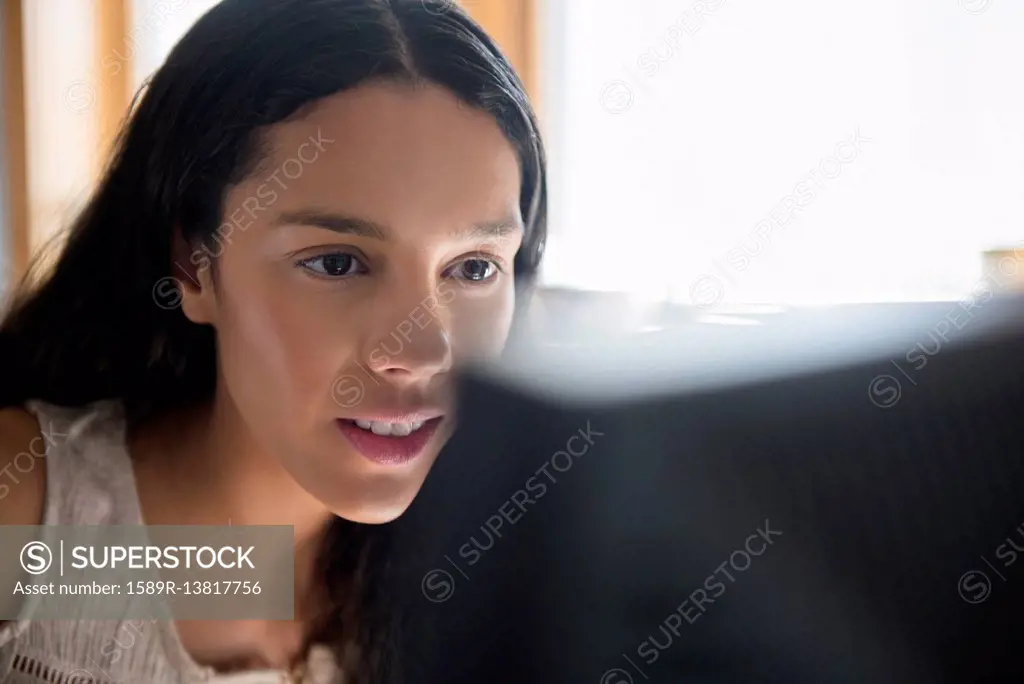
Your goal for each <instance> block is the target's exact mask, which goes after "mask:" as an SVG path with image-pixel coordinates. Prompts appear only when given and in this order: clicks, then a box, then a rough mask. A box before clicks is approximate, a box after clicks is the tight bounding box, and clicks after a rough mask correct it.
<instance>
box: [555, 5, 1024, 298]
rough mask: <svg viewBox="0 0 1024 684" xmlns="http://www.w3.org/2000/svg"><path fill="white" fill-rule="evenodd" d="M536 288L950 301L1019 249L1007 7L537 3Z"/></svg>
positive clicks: (1019, 131)
mask: <svg viewBox="0 0 1024 684" xmlns="http://www.w3.org/2000/svg"><path fill="white" fill-rule="evenodd" d="M541 22H542V25H543V26H544V27H546V28H545V30H544V33H543V38H542V40H543V48H544V56H545V61H544V68H543V69H542V70H541V73H542V74H543V76H544V84H543V96H542V99H543V101H544V103H545V111H546V114H547V117H548V120H547V123H548V125H549V129H550V130H549V132H550V135H549V145H550V147H551V153H550V156H551V167H552V168H551V175H552V187H551V191H552V217H551V218H552V220H551V232H552V236H551V238H550V241H549V254H548V259H547V263H546V267H545V271H544V278H545V280H546V282H547V283H549V284H554V285H565V286H573V287H582V288H591V289H611V290H632V291H637V292H646V293H650V294H651V295H654V296H657V297H662V296H668V297H671V298H673V299H675V300H679V301H682V302H687V303H690V302H695V303H702V302H704V303H706V302H707V301H708V300H709V299H711V300H716V301H724V302H729V301H736V302H779V303H829V302H842V301H885V300H905V299H910V300H915V299H942V298H956V297H959V296H961V295H962V294H963V293H965V292H968V291H969V290H970V289H971V287H972V285H974V284H975V283H976V282H977V281H978V279H979V278H980V277H981V276H982V252H983V251H984V250H988V249H994V248H1000V247H1002V248H1005V247H1010V248H1012V247H1015V246H1017V245H1019V244H1022V243H1021V241H1022V240H1024V221H1022V217H1024V192H1021V188H1022V187H1024V90H1022V89H1021V88H1019V87H1017V86H1016V83H1017V82H1018V81H1019V75H1018V73H1017V72H1018V71H1019V66H1020V65H1021V64H1022V63H1024V41H1021V39H1020V36H1021V35H1022V34H1024V4H1022V3H1019V2H1012V1H1011V0H959V1H958V0H941V1H939V2H937V1H936V0H858V1H857V2H833V1H822V0H789V1H788V2H785V3H776V2H764V1H763V0H643V2H622V1H621V0H547V2H546V3H545V9H544V12H543V14H542V16H541Z"/></svg>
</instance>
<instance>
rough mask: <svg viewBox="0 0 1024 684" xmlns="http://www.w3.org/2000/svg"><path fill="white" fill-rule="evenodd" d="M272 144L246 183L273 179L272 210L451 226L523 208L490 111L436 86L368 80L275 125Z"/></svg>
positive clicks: (506, 146) (514, 169)
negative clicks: (330, 211) (327, 211)
mask: <svg viewBox="0 0 1024 684" xmlns="http://www.w3.org/2000/svg"><path fill="white" fill-rule="evenodd" d="M266 143H267V152H268V154H267V156H266V158H265V159H264V160H263V162H262V164H261V165H260V168H259V170H258V171H257V172H256V173H254V174H253V177H252V178H250V179H249V182H250V183H253V182H255V183H265V182H267V180H268V179H270V178H271V177H273V181H272V183H271V185H270V187H273V188H276V190H277V193H276V194H277V195H278V199H277V200H276V204H277V206H275V207H274V211H273V212H272V213H279V212H281V211H287V210H289V209H309V208H318V209H334V210H338V211H343V212H344V213H346V214H349V215H354V216H359V217H361V218H367V219H370V220H374V221H379V222H381V223H384V224H387V225H390V226H395V227H396V228H401V227H402V226H410V225H418V226H421V227H422V226H424V225H425V224H429V223H431V222H434V223H444V224H447V228H449V229H450V228H451V224H452V223H453V222H457V223H467V224H468V223H474V222H479V221H481V220H487V219H498V218H502V217H505V216H509V215H512V216H517V215H518V211H519V206H518V201H519V186H520V173H519V162H518V157H517V155H516V153H515V150H514V149H513V147H512V145H511V143H510V142H509V141H508V140H507V139H506V137H505V136H504V134H503V132H502V131H501V129H500V128H499V126H498V124H497V122H496V121H495V120H494V118H493V117H492V116H491V115H490V114H488V113H486V112H483V111H480V110H477V109H474V108H472V107H469V106H468V105H465V104H464V103H462V102H461V101H459V100H458V99H457V98H456V97H455V96H454V95H453V94H451V93H450V92H449V91H447V90H445V89H443V88H441V87H438V86H419V87H413V86H410V85H405V84H395V83H387V82H383V83H373V84H366V85H362V86H360V87H358V88H355V89H352V90H350V91H346V92H344V93H340V94H337V95H333V96H331V97H328V98H325V99H324V100H322V101H320V102H319V103H317V105H316V106H315V107H313V108H312V109H311V110H310V111H309V112H308V113H307V114H306V115H305V116H303V117H302V118H301V119H298V120H295V121H290V122H287V123H282V124H278V125H276V126H273V127H271V128H270V129H268V132H267V136H266ZM439 227H442V226H439Z"/></svg>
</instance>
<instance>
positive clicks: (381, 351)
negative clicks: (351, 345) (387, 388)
mask: <svg viewBox="0 0 1024 684" xmlns="http://www.w3.org/2000/svg"><path fill="white" fill-rule="evenodd" d="M418 313H419V315H415V316H413V315H410V316H406V317H404V318H403V319H401V320H400V321H399V322H398V323H396V324H394V325H392V326H391V327H390V328H389V329H388V330H387V331H386V332H385V333H384V334H382V335H377V336H376V339H375V343H374V344H373V345H372V346H371V347H370V349H369V351H368V353H367V354H366V364H367V367H368V368H369V369H370V370H371V371H373V372H374V373H376V374H377V375H379V376H381V377H383V378H385V379H387V380H388V381H389V382H392V383H394V384H398V385H415V384H424V383H426V382H428V381H429V380H430V379H431V378H433V377H434V376H436V375H439V374H441V373H445V372H447V371H449V370H450V369H451V367H452V344H451V339H450V336H449V333H448V330H447V329H446V326H445V322H444V320H443V319H442V317H440V316H438V315H436V313H435V312H432V311H431V312H426V313H424V312H423V310H422V308H421V309H420V311H419V312H418Z"/></svg>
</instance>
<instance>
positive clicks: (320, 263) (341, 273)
mask: <svg viewBox="0 0 1024 684" xmlns="http://www.w3.org/2000/svg"><path fill="white" fill-rule="evenodd" d="M299 265H300V266H302V267H303V268H305V269H306V270H309V271H312V272H313V273H315V274H316V275H318V276H322V277H326V278H342V277H345V276H351V275H356V274H358V273H359V270H358V268H359V267H360V266H361V265H362V264H360V263H359V260H358V259H356V257H354V256H353V255H351V254H345V253H342V252H338V253H334V254H323V255H321V256H315V257H312V258H310V259H303V260H302V261H300V262H299Z"/></svg>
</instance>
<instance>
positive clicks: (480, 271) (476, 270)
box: [455, 259, 498, 283]
mask: <svg viewBox="0 0 1024 684" xmlns="http://www.w3.org/2000/svg"><path fill="white" fill-rule="evenodd" d="M497 272H498V267H497V266H495V265H494V262H491V261H488V260H486V259H466V260H465V261H463V262H462V263H460V264H458V265H457V266H456V267H455V275H456V277H458V278H462V279H463V280H468V281H470V282H474V283H482V282H485V281H487V280H490V279H491V278H493V277H494V276H495V274H497Z"/></svg>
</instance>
